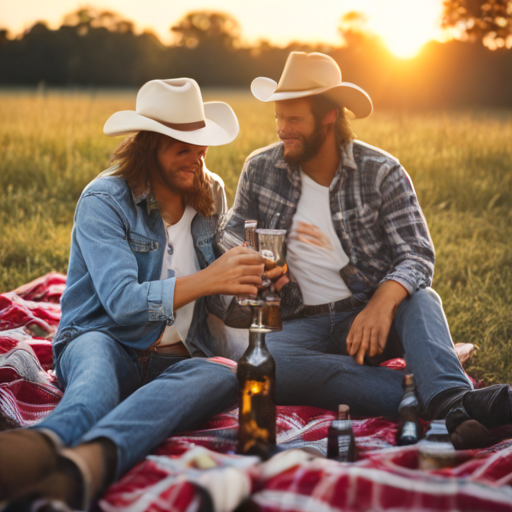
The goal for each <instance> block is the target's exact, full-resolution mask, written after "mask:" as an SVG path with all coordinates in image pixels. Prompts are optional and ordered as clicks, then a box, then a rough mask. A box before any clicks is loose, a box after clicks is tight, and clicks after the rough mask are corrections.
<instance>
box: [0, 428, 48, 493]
mask: <svg viewBox="0 0 512 512" xmlns="http://www.w3.org/2000/svg"><path fill="white" fill-rule="evenodd" d="M57 457H58V451H57V447H56V445H55V444H54V443H53V442H52V440H51V439H50V438H49V437H47V436H46V435H44V434H42V433H41V432H38V431H37V430H34V429H24V428H23V429H21V428H20V429H15V430H8V431H6V432H2V433H0V501H2V500H8V499H10V498H11V497H12V496H14V495H16V494H18V493H19V492H20V491H22V490H23V489H25V488H27V487H29V486H31V485H34V484H35V483H36V482H38V481H39V480H41V479H42V478H44V477H45V476H46V475H48V473H50V472H51V471H54V470H55V468H56V467H57Z"/></svg>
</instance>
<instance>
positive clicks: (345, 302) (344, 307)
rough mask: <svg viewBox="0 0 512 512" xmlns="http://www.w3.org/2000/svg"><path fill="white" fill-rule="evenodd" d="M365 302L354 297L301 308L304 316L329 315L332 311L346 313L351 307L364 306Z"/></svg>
mask: <svg viewBox="0 0 512 512" xmlns="http://www.w3.org/2000/svg"><path fill="white" fill-rule="evenodd" d="M364 305H365V303H364V302H361V301H360V300H359V299H356V298H354V297H352V296H351V297H347V298H346V299H341V300H337V301H336V302H328V303H327V304H318V305H316V306H304V307H303V308H302V310H301V313H302V315H303V316H322V315H328V314H329V313H330V312H331V311H335V312H336V313H344V312H345V311H350V310H351V309H357V308H359V307H361V306H364Z"/></svg>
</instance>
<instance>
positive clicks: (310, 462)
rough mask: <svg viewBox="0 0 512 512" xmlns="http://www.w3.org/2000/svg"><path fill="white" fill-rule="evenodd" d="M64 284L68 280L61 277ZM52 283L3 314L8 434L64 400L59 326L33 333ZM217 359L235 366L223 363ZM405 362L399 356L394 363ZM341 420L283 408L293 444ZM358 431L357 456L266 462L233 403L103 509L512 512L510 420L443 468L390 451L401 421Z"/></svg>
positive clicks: (363, 423)
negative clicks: (248, 446)
mask: <svg viewBox="0 0 512 512" xmlns="http://www.w3.org/2000/svg"><path fill="white" fill-rule="evenodd" d="M59 279H60V280H61V281H64V280H65V276H59ZM53 281H54V276H46V277H45V278H41V279H39V280H37V281H35V282H33V283H29V284H28V285H26V286H24V287H22V288H21V289H18V290H17V291H16V293H13V292H11V293H8V294H4V295H0V299H1V300H2V302H0V321H3V316H4V315H5V316H6V317H8V321H7V322H8V324H9V325H12V328H11V329H10V330H4V328H0V429H7V428H14V427H19V426H31V425H34V424H36V423H38V422H39V421H41V420H42V419H43V418H44V417H45V416H46V415H47V414H49V413H50V412H51V411H52V410H53V409H54V408H55V407H56V406H57V404H58V402H59V400H60V398H61V397H62V392H61V391H60V390H59V388H58V387H57V386H56V385H55V384H56V381H55V379H54V376H53V374H52V372H51V371H45V370H47V366H48V362H49V360H50V359H49V358H51V342H50V341H49V340H50V339H51V336H52V333H51V332H49V333H48V334H47V338H46V339H43V338H34V337H33V335H32V334H31V332H30V330H29V327H30V326H31V325H32V324H31V323H30V322H31V321H33V319H34V318H38V317H40V318H38V319H39V320H41V321H44V322H45V323H46V320H51V321H52V322H54V321H55V319H56V317H57V316H58V314H59V305H58V304H56V302H58V300H55V299H58V296H57V294H55V295H48V294H47V293H46V292H47V291H48V289H49V288H50V287H51V286H53V284H51V283H52V282H53ZM20 295H21V296H20ZM36 296H38V297H45V298H46V299H48V298H49V297H50V296H51V297H52V300H53V301H54V303H53V304H51V305H49V303H45V302H39V303H38V302H32V301H33V300H34V299H35V298H36ZM14 306H16V307H14ZM13 307H14V310H13ZM18 307H19V308H18ZM13 311H15V312H16V315H14V316H13ZM48 311H51V313H52V315H50V316H52V318H49V315H48ZM16 322H19V323H18V324H16ZM4 325H6V324H4ZM47 325H49V324H47ZM462 348H465V347H462ZM213 362H216V363H218V364H225V365H227V366H232V367H234V366H235V364H234V363H233V362H232V361H229V360H226V359H223V358H215V359H214V360H213ZM404 364H405V363H404V361H403V360H392V361H389V362H388V363H387V366H389V367H395V368H403V365H404ZM333 418H334V413H333V412H331V411H325V410H323V409H317V408H314V407H278V408H277V438H278V442H279V443H280V444H282V445H284V446H286V447H287V448H299V447H302V448H303V447H306V446H309V447H311V448H316V450H317V451H322V450H323V451H325V450H326V444H327V443H326V436H327V429H328V426H329V425H330V423H331V422H332V420H333ZM353 427H354V435H355V438H356V445H357V450H358V461H357V462H355V463H351V464H348V463H338V462H335V461H330V460H325V459H322V458H313V457H311V456H310V455H308V454H306V453H305V452H304V451H301V450H287V451H286V452H283V453H282V454H280V455H278V456H276V457H273V458H272V459H270V460H269V461H267V462H266V463H263V464H261V463H259V460H258V459H257V458H255V457H244V456H238V455H233V451H234V450H235V449H236V439H237V428H238V414H237V410H236V409H234V410H232V411H229V412H226V413H223V414H219V415H217V416H215V417H214V418H212V419H211V420H210V421H208V422H207V423H206V424H205V425H203V426H202V428H201V429H198V430H195V431H192V432H182V433H180V434H177V435H174V436H172V437H170V438H169V439H167V440H166V441H165V442H164V443H162V444H161V445H160V446H159V447H157V449H156V450H155V451H154V452H153V454H152V455H149V456H148V457H146V459H144V460H143V461H142V462H141V463H139V464H138V465H137V466H136V467H134V468H133V469H132V470H131V471H130V472H128V473H127V474H126V475H125V476H124V477H123V478H122V479H121V480H120V481H119V482H117V483H115V484H114V485H112V486H111V487H110V488H109V489H108V490H107V492H106V493H105V495H104V496H103V497H102V499H101V500H100V501H99V504H98V506H99V509H100V510H103V511H105V512H107V511H108V512H159V511H164V510H165V511H169V510H172V511H174V512H195V511H197V510H200V509H201V506H207V505H208V504H209V503H210V500H211V502H213V504H214V506H215V509H216V510H234V509H235V508H236V507H237V505H238V504H239V503H240V502H241V501H242V500H244V499H246V498H247V497H250V499H251V500H252V501H253V502H255V503H256V504H257V506H259V507H260V509H261V510H262V512H279V511H290V512H317V511H320V510H321V511H326V512H327V511H328V512H337V511H359V510H361V511H363V510H364V511H366V510H394V511H406V510H415V511H418V512H431V511H433V510H446V511H448V510H479V511H480V510H481V511H484V510H485V511H507V512H512V487H511V485H512V429H511V427H512V426H509V427H503V428H502V429H496V430H497V431H496V434H495V435H496V441H497V442H498V441H499V440H500V439H503V438H505V437H508V438H509V439H508V440H504V441H501V442H498V444H495V445H494V446H492V447H490V448H488V449H484V450H475V451H469V452H460V456H461V460H466V462H462V463H461V464H460V465H458V466H457V467H455V468H445V469H439V470H436V471H428V470H422V469H419V468H418V447H417V446H406V447H400V448H399V447H395V446H394V443H395V436H396V431H397V424H396V422H394V421H389V420H386V419H385V418H367V419H355V420H353ZM498 430H499V432H498Z"/></svg>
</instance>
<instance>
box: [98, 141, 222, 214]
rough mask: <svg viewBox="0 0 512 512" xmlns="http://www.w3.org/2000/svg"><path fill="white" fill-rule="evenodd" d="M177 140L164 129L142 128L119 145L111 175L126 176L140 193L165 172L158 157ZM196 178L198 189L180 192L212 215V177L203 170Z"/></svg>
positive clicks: (136, 193) (195, 207) (113, 159)
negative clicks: (163, 132)
mask: <svg viewBox="0 0 512 512" xmlns="http://www.w3.org/2000/svg"><path fill="white" fill-rule="evenodd" d="M176 142H178V141H177V140H176V139H173V138H172V137H168V136H167V135H163V134H161V133H156V132H148V131H140V132H138V133H136V134H135V135H132V136H131V137H128V138H127V139H125V140H124V141H123V142H121V144H119V146H117V148H116V149H115V151H114V153H113V155H112V158H111V159H110V164H111V165H116V167H115V168H114V169H113V170H112V171H111V172H109V173H108V175H109V176H119V177H121V178H123V179H125V180H126V182H127V183H128V185H129V186H130V188H131V190H132V192H133V193H134V194H135V195H140V194H142V193H143V192H145V191H146V190H147V189H148V188H150V187H151V180H152V179H154V178H155V177H159V176H161V175H162V173H163V169H162V166H161V164H160V161H159V158H158V155H159V153H160V151H162V150H165V149H166V148H168V147H170V146H172V145H173V144H175V143H176ZM197 181H198V183H197V187H196V190H195V192H192V193H184V192H183V191H181V190H177V192H179V193H180V194H181V196H182V198H183V201H184V202H185V204H189V205H190V206H192V208H194V209H195V210H196V211H197V212H198V213H199V214H201V215H202V216H203V217H209V216H211V215H212V214H213V212H214V201H213V195H212V190H211V185H210V180H209V178H208V176H207V175H206V173H204V172H202V173H199V174H198V176H197Z"/></svg>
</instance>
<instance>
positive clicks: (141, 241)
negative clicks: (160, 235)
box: [128, 231, 158, 252]
mask: <svg viewBox="0 0 512 512" xmlns="http://www.w3.org/2000/svg"><path fill="white" fill-rule="evenodd" d="M128 243H129V244H130V248H131V249H132V251H134V252H150V251H154V250H156V249H158V242H157V241H156V240H152V239H151V238H147V237H145V236H142V235H139V234H138V233H134V232H133V231H129V232H128Z"/></svg>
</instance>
